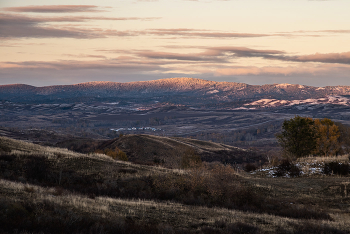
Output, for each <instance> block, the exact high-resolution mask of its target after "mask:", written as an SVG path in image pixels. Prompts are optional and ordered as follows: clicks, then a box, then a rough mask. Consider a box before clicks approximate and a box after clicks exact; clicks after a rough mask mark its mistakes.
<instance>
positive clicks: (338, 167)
mask: <svg viewBox="0 0 350 234" xmlns="http://www.w3.org/2000/svg"><path fill="white" fill-rule="evenodd" d="M349 172H350V165H349V163H339V162H329V163H325V164H324V167H323V173H324V174H327V175H330V174H336V175H343V176H346V175H349Z"/></svg>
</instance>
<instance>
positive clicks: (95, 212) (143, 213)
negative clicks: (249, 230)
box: [0, 180, 350, 233]
mask: <svg viewBox="0 0 350 234" xmlns="http://www.w3.org/2000/svg"><path fill="white" fill-rule="evenodd" d="M26 186H27V185H24V184H21V183H15V182H9V181H5V180H0V196H1V198H5V199H6V200H7V201H12V202H17V203H21V204H22V203H23V202H31V203H33V204H50V205H51V206H53V207H56V209H58V208H59V207H60V209H64V210H66V211H72V212H74V213H76V214H89V215H90V216H96V217H100V218H104V219H106V220H115V221H116V222H119V223H125V222H126V221H128V220H134V221H135V220H136V221H137V222H141V223H159V222H160V221H161V223H163V224H166V225H167V226H168V227H171V229H172V230H180V229H181V228H186V229H192V230H193V229H194V230H201V228H203V227H210V228H213V229H215V228H218V229H220V226H221V229H224V227H227V226H228V225H229V224H234V223H237V222H241V223H246V224H250V225H252V226H254V227H256V228H258V230H260V231H261V233H281V230H283V232H284V233H295V231H296V230H297V229H298V228H300V227H302V226H305V223H307V225H310V226H315V227H316V226H322V227H327V228H329V229H335V230H343V231H348V230H350V219H348V218H347V217H348V216H347V217H346V216H342V215H339V214H334V215H332V218H333V221H329V220H321V221H320V220H318V221H316V220H308V221H307V222H305V221H303V220H299V219H291V218H284V217H279V216H274V215H268V214H256V213H250V212H242V211H237V210H229V209H222V208H215V207H214V208H207V207H198V206H195V207H194V206H188V205H184V204H180V203H174V202H155V201H150V200H140V199H136V200H126V199H113V198H108V197H96V198H95V199H90V198H88V197H85V196H77V195H72V194H66V195H61V196H53V195H52V189H48V188H43V187H40V186H32V187H33V189H34V190H35V192H34V193H30V194H29V193H28V191H26ZM27 199H29V200H27ZM38 218H40V216H39V217H38ZM71 219H74V217H73V215H72V217H67V220H66V222H71V221H74V220H71ZM161 227H162V226H161V225H158V228H159V229H160V228H161ZM339 233H340V232H339ZM344 233H345V232H344Z"/></svg>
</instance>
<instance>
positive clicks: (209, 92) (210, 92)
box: [207, 89, 220, 94]
mask: <svg viewBox="0 0 350 234" xmlns="http://www.w3.org/2000/svg"><path fill="white" fill-rule="evenodd" d="M218 92H220V91H219V90H216V89H215V90H211V91H208V92H207V93H208V94H213V93H218Z"/></svg>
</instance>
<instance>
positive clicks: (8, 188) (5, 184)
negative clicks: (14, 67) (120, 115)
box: [0, 138, 350, 234]
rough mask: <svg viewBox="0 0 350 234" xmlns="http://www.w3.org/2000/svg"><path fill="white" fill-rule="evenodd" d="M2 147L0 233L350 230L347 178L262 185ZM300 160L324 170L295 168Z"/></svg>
mask: <svg viewBox="0 0 350 234" xmlns="http://www.w3.org/2000/svg"><path fill="white" fill-rule="evenodd" d="M3 139H5V141H2V140H3ZM0 140H1V142H0V143H1V144H2V145H4V144H6V146H7V147H8V148H10V151H7V152H2V153H0V166H1V167H0V168H1V170H0V177H1V178H2V179H1V180H0V200H1V201H2V202H0V208H1V209H0V217H7V218H6V219H5V218H4V219H2V221H1V219H0V224H1V225H3V226H1V225H0V231H1V230H2V229H1V228H2V227H3V228H5V227H6V228H9V229H6V230H7V232H9V233H12V232H14V229H11V228H14V227H15V225H14V224H15V223H16V224H17V226H18V227H19V228H20V227H22V229H19V230H20V231H29V232H34V233H35V232H40V231H43V232H44V233H51V232H52V233H55V232H54V231H48V229H45V228H47V226H50V225H51V226H53V227H54V228H57V230H60V231H61V232H56V233H89V232H90V233H118V232H121V231H120V230H124V233H137V231H135V230H142V231H140V232H138V233H291V234H292V233H348V232H349V231H350V216H349V213H348V210H349V209H350V197H348V196H347V195H348V194H349V192H350V188H349V187H350V186H348V187H345V185H348V184H350V181H349V177H338V176H332V177H330V176H311V177H300V178H261V177H257V176H254V175H250V174H248V173H244V172H240V173H238V172H237V171H236V170H234V169H233V168H232V167H230V166H224V165H222V164H219V163H211V164H208V163H203V164H202V166H200V167H195V168H193V169H191V170H174V169H167V168H163V167H159V166H157V167H155V166H148V165H138V164H134V163H130V162H124V161H117V160H113V159H112V158H110V157H108V156H105V155H99V154H89V155H85V154H79V153H74V152H72V151H68V150H64V149H63V150H62V149H57V148H48V147H42V146H37V145H34V144H30V143H25V142H19V141H14V140H11V139H8V138H7V139H6V138H1V139H0ZM338 159H341V160H346V158H345V157H340V158H338ZM307 160H310V162H313V161H314V160H319V161H318V162H320V161H321V159H304V161H299V163H303V162H305V163H308V162H309V161H307ZM10 180H11V181H10ZM20 182H22V183H20ZM346 192H347V193H346ZM10 211H11V212H12V213H8V212H10ZM17 214H18V215H17ZM8 217H10V218H8ZM316 219H317V220H316ZM23 220H24V221H23ZM50 220H51V221H50ZM1 222H3V223H1ZM28 222H31V223H32V224H35V225H34V226H33V225H32V226H26V225H27V224H26V223H28ZM11 224H13V227H12V226H11ZM6 225H7V226H6ZM9 225H10V226H9ZM21 225H22V226H21ZM96 225H97V226H98V227H97V226H96ZM102 226H103V227H104V228H105V229H103V230H102V229H101V228H100V227H102ZM34 227H36V229H35V228H34ZM4 230H5V229H4ZM9 230H11V231H9ZM45 230H46V231H45ZM52 230H54V229H52ZM166 230H167V231H168V232H166Z"/></svg>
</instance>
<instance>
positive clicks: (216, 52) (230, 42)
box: [0, 0, 350, 86]
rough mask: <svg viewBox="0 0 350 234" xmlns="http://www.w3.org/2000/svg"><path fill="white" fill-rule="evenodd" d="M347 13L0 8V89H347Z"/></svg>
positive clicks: (8, 4)
mask: <svg viewBox="0 0 350 234" xmlns="http://www.w3.org/2000/svg"><path fill="white" fill-rule="evenodd" d="M48 4H50V5H48ZM349 9H350V1H348V0H294V1H292V0H244V1H243V0H226V1H225V0H207V1H201V0H197V1H195V0H176V1H165V0H158V1H157V0H138V1H137V0H134V1H96V0H86V1H67V0H61V1H56V0H53V1H49V2H48V1H42V0H28V1H19V0H11V1H9V0H3V1H0V40H1V43H0V50H1V56H0V85H3V84H14V83H23V84H30V85H35V86H45V85H61V84H75V83H82V82H89V81H115V82H131V81H141V80H155V79H161V78H171V77H194V78H200V79H206V80H213V81H230V82H242V83H247V84H272V83H291V84H303V85H312V86H329V85H350V43H349V42H350V14H349Z"/></svg>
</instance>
